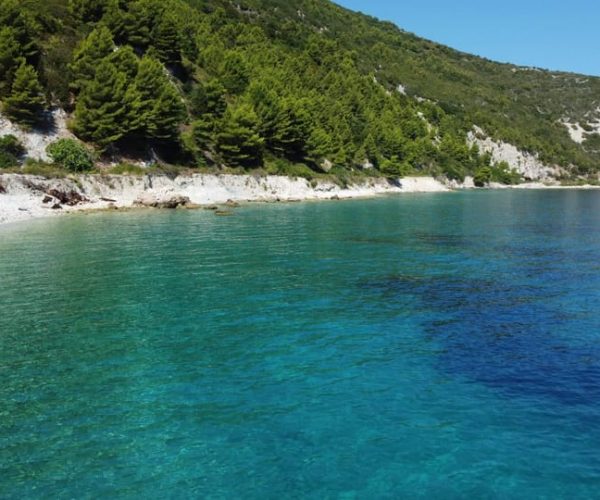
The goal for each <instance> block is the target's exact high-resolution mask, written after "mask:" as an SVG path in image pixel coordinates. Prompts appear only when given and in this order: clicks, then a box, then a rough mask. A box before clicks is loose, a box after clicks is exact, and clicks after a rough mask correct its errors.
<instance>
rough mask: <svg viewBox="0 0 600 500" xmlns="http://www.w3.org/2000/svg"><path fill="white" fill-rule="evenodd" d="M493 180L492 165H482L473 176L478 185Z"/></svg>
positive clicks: (480, 185) (481, 185)
mask: <svg viewBox="0 0 600 500" xmlns="http://www.w3.org/2000/svg"><path fill="white" fill-rule="evenodd" d="M491 180H492V169H491V168H490V167H482V168H480V169H479V170H477V172H475V175H474V176H473V183H474V184H475V185H476V186H477V187H483V186H485V185H486V184H489V182H490V181H491Z"/></svg>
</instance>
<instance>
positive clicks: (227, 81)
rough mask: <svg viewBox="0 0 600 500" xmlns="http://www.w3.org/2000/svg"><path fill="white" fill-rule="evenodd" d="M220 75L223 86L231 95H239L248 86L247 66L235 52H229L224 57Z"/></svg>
mask: <svg viewBox="0 0 600 500" xmlns="http://www.w3.org/2000/svg"><path fill="white" fill-rule="evenodd" d="M220 74H221V81H222V82H223V85H224V86H225V88H226V89H227V91H228V92H230V93H232V94H241V93H242V92H244V90H245V89H246V87H247V86H248V82H249V78H250V77H249V71H248V65H247V64H246V61H245V60H244V58H243V56H242V55H241V54H240V53H238V52H236V51H230V52H228V53H227V54H226V55H225V58H224V60H223V63H222V64H221V68H220Z"/></svg>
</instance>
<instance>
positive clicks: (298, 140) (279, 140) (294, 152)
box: [271, 98, 307, 159]
mask: <svg viewBox="0 0 600 500" xmlns="http://www.w3.org/2000/svg"><path fill="white" fill-rule="evenodd" d="M306 135H307V134H306V130H305V127H304V123H303V121H302V120H301V119H300V117H299V116H298V111H297V106H296V103H295V101H294V99H293V98H287V99H283V100H282V101H281V102H280V105H279V109H278V113H277V117H276V120H275V130H274V133H273V136H272V138H271V144H272V147H273V150H274V151H277V152H280V153H282V154H283V155H285V156H287V157H289V158H294V159H300V158H301V157H302V156H304V153H305V151H304V149H305V141H306Z"/></svg>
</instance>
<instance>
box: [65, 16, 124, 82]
mask: <svg viewBox="0 0 600 500" xmlns="http://www.w3.org/2000/svg"><path fill="white" fill-rule="evenodd" d="M114 49H115V44H114V42H113V38H112V34H111V32H110V30H109V29H108V28H107V27H106V26H100V27H98V28H96V29H95V30H93V31H92V32H91V33H90V34H89V35H88V37H87V38H86V39H85V40H83V42H81V44H80V45H79V47H78V48H77V49H76V50H75V53H74V55H73V63H72V64H71V65H70V66H69V69H70V70H71V72H72V73H73V79H72V82H71V88H72V89H73V90H76V91H81V90H82V89H83V87H84V86H85V85H86V84H88V83H89V82H91V81H92V80H93V79H94V77H95V75H96V69H97V68H98V67H99V65H100V62H101V61H102V60H103V59H104V58H105V57H108V56H109V55H111V54H112V53H113V51H114Z"/></svg>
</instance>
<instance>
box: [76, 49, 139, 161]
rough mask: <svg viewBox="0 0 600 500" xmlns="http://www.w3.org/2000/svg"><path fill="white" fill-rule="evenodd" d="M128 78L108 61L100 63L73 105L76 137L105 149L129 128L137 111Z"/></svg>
mask: <svg viewBox="0 0 600 500" xmlns="http://www.w3.org/2000/svg"><path fill="white" fill-rule="evenodd" d="M127 80H128V79H127V76H126V75H125V73H122V72H120V71H119V70H118V69H117V68H116V66H115V65H114V64H112V63H111V62H110V61H108V60H103V61H102V62H100V64H99V66H98V68H97V70H96V76H95V77H94V79H93V80H92V81H90V82H89V83H88V84H87V85H86V86H85V87H84V88H83V90H82V92H81V94H80V96H79V99H78V101H77V105H76V107H75V123H74V131H75V133H76V134H77V135H78V136H79V137H81V138H82V139H84V140H86V141H91V142H93V143H95V144H96V145H98V146H99V147H100V148H101V149H102V150H105V149H106V148H108V147H109V146H111V145H113V144H115V143H116V142H117V141H119V140H120V139H121V138H122V137H123V136H124V135H125V134H127V133H128V132H129V131H130V130H131V128H132V123H131V122H132V117H135V116H136V115H137V110H136V107H135V102H136V100H135V98H134V97H135V96H132V93H131V90H130V89H129V88H128V85H127Z"/></svg>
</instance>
